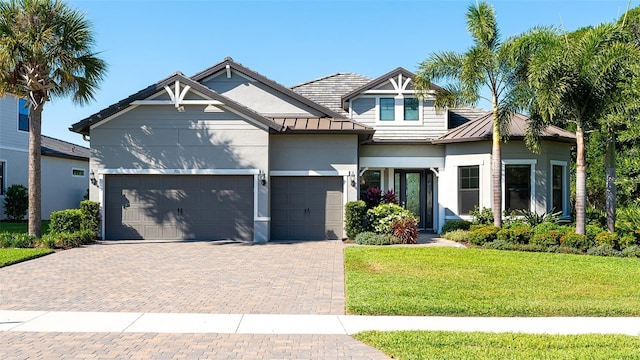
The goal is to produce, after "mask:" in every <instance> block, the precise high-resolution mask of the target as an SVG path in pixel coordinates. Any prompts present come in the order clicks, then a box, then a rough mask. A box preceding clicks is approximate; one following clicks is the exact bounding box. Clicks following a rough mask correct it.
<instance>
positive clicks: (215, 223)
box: [105, 175, 253, 240]
mask: <svg viewBox="0 0 640 360" xmlns="http://www.w3.org/2000/svg"><path fill="white" fill-rule="evenodd" d="M105 193H106V195H107V196H106V199H105V204H106V205H105V223H106V225H107V226H106V237H107V238H109V239H131V238H133V239H138V238H140V239H142V238H144V239H203V240H207V239H223V238H224V239H243V240H251V239H252V238H253V176H208V175H182V176H175V175H107V177H106V190H105Z"/></svg>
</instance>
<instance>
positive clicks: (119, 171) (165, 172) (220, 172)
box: [98, 169, 260, 175]
mask: <svg viewBox="0 0 640 360" xmlns="http://www.w3.org/2000/svg"><path fill="white" fill-rule="evenodd" d="M98 174H100V175H103V174H106V175H116V174H121V175H258V174H260V170H258V169H100V170H98Z"/></svg>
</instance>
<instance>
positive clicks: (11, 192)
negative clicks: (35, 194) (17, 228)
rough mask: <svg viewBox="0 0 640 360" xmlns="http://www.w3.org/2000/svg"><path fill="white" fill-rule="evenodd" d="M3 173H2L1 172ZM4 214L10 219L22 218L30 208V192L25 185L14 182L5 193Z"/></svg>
mask: <svg viewBox="0 0 640 360" xmlns="http://www.w3.org/2000/svg"><path fill="white" fill-rule="evenodd" d="M0 175H2V174H0ZM3 203H4V214H5V215H6V216H7V219H9V220H14V221H16V220H22V219H24V217H25V216H27V211H28V210H29V192H28V190H27V188H26V187H25V186H24V185H20V184H14V185H11V186H9V187H8V188H7V191H6V192H5V194H4V200H3Z"/></svg>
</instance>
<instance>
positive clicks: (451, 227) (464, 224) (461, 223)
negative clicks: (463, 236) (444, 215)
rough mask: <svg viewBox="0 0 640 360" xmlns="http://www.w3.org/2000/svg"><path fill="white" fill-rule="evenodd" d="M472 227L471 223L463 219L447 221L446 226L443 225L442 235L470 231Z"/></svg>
mask: <svg viewBox="0 0 640 360" xmlns="http://www.w3.org/2000/svg"><path fill="white" fill-rule="evenodd" d="M470 227H471V222H470V221H467V220H462V219H455V220H447V221H446V222H445V223H444V225H442V231H441V233H448V232H450V231H455V230H469V228H470Z"/></svg>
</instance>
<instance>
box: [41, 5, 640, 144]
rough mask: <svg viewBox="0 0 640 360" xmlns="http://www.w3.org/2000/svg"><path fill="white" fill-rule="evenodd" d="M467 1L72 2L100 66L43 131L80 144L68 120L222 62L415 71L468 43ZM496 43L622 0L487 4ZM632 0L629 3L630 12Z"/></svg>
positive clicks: (609, 9) (289, 76)
mask: <svg viewBox="0 0 640 360" xmlns="http://www.w3.org/2000/svg"><path fill="white" fill-rule="evenodd" d="M473 3H475V1H474V0H464V1H463V0H449V1H444V0H421V1H420V0H414V1H409V0H397V1H382V0H370V1H365V0H351V1H307V0H298V1H293V0H289V1H276V0H262V1H243V0H238V1H214V0H208V1H206V0H200V1H177V0H174V1H167V0H153V1H147V0H74V1H68V4H69V5H70V6H71V7H73V8H76V9H78V10H80V11H81V12H83V13H84V14H85V15H86V16H87V18H88V19H90V20H91V21H92V23H93V25H94V31H95V34H96V47H95V50H96V51H99V52H101V56H102V58H103V59H104V60H106V62H107V63H108V64H109V71H108V73H107V75H106V77H105V80H104V81H103V82H102V83H101V85H100V87H101V88H100V89H99V90H98V91H97V94H96V101H94V102H93V103H91V104H90V105H88V106H82V107H81V106H78V105H74V104H73V103H71V101H70V100H68V99H56V100H54V101H53V102H51V103H48V104H47V106H46V107H45V110H44V114H43V128H42V132H43V134H45V135H49V136H53V137H56V138H59V139H63V140H66V141H70V142H73V143H77V144H81V145H85V146H88V143H87V142H84V141H83V140H82V137H81V136H80V135H78V134H75V133H72V132H70V131H68V128H69V126H70V125H71V124H73V123H75V122H77V121H79V120H81V119H84V118H85V117H87V116H89V115H91V114H93V113H95V112H98V111H100V110H101V109H103V108H105V107H107V106H109V105H111V104H113V103H115V102H117V101H118V100H121V99H123V98H125V97H127V96H129V95H131V94H132V93H135V92H137V91H138V90H140V89H142V88H144V87H146V86H148V85H150V84H153V83H155V82H157V81H158V80H161V79H163V78H165V77H166V76H168V75H170V74H172V73H173V72H175V71H176V70H180V71H182V72H183V73H184V74H185V75H187V76H191V75H193V74H195V73H196V72H198V71H200V70H203V69H205V68H207V67H209V66H212V65H214V64H216V63H218V62H220V61H222V59H224V57H226V56H231V57H232V58H233V59H234V60H235V61H237V62H239V63H241V64H243V65H245V66H247V67H249V68H251V69H253V70H255V71H257V72H259V73H261V74H263V75H265V76H267V77H268V78H270V79H273V80H275V81H277V82H279V83H281V84H283V85H286V86H291V85H295V84H298V83H301V82H304V81H308V80H312V79H315V78H318V77H321V76H325V75H328V74H332V73H336V72H355V73H359V74H363V75H366V76H369V77H373V78H375V77H378V76H380V75H382V74H384V73H386V72H388V71H390V70H392V69H394V68H396V67H398V66H403V67H405V68H406V69H408V70H410V71H415V70H416V68H417V66H418V64H419V63H420V62H421V61H422V60H424V59H425V58H426V57H427V56H428V55H429V54H430V53H433V52H437V51H444V50H453V51H464V50H466V49H467V48H469V47H470V46H471V38H470V36H469V34H468V33H467V31H466V25H465V18H464V15H465V13H466V9H467V7H468V6H469V5H470V4H473ZM491 3H492V4H493V6H494V7H495V10H496V14H497V18H498V25H499V28H500V31H501V34H502V36H503V37H504V38H506V37H509V36H513V35H517V34H520V33H522V32H525V31H526V30H528V29H530V28H532V27H534V26H539V25H553V26H562V27H564V28H565V29H566V30H567V31H572V30H575V29H577V28H580V27H583V26H587V25H595V24H599V23H602V22H607V21H613V20H615V19H617V18H618V17H619V16H620V15H621V14H622V13H623V12H624V10H625V9H626V7H627V4H628V0H606V1H605V0H555V1H552V0H540V1H526V0H525V1H517V0H494V1H491ZM639 5H640V0H633V1H631V7H636V6H639Z"/></svg>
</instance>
